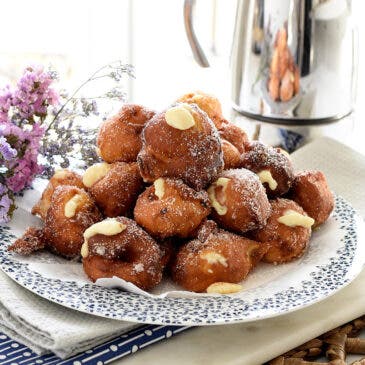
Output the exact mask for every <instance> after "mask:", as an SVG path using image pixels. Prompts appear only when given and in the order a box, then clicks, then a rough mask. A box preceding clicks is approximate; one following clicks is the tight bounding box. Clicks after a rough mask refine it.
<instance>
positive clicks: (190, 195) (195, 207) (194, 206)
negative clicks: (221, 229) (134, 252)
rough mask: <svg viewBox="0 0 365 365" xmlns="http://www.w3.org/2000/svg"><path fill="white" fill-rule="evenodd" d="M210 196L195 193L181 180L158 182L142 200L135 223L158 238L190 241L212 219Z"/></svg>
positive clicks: (158, 180)
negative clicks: (186, 239) (210, 214)
mask: <svg viewBox="0 0 365 365" xmlns="http://www.w3.org/2000/svg"><path fill="white" fill-rule="evenodd" d="M209 213H210V204H209V199H208V194H207V193H206V192H205V191H204V190H202V191H199V192H197V191H195V190H194V189H192V188H190V187H189V186H187V185H186V184H184V183H183V182H182V180H172V179H168V178H158V179H157V180H156V181H155V182H154V184H153V185H152V186H150V187H148V188H147V189H146V190H145V191H144V192H143V193H142V194H141V195H140V196H139V197H138V200H137V203H136V206H135V208H134V219H135V220H136V222H137V223H138V224H139V225H140V226H142V227H143V228H144V229H145V230H146V231H147V232H148V233H149V234H151V235H152V236H154V237H158V238H166V237H172V236H178V237H183V238H185V237H189V236H191V234H192V233H193V232H194V231H195V230H196V228H197V227H198V226H199V225H200V223H201V222H202V221H203V220H204V219H205V218H206V217H207V216H208V215H209Z"/></svg>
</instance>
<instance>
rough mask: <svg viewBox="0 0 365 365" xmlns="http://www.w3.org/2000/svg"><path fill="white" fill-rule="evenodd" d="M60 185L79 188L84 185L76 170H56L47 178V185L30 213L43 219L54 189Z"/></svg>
mask: <svg viewBox="0 0 365 365" xmlns="http://www.w3.org/2000/svg"><path fill="white" fill-rule="evenodd" d="M61 185H70V186H76V187H78V188H80V189H82V188H83V187H84V185H83V184H82V178H81V176H80V175H79V174H77V173H76V172H73V171H70V170H67V169H62V170H58V171H56V172H55V174H54V175H53V176H52V178H51V179H50V180H49V182H48V185H47V187H46V188H45V190H44V191H43V194H42V197H41V199H40V200H39V202H38V203H37V204H36V205H35V206H34V207H33V209H32V214H35V215H38V216H40V217H41V218H42V219H43V220H44V219H45V218H46V214H47V211H48V208H49V206H50V205H51V199H52V195H53V192H54V191H55V189H56V188H57V186H61Z"/></svg>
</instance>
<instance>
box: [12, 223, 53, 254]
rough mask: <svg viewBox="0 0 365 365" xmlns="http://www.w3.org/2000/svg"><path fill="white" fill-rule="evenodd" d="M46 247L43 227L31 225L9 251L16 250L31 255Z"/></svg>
mask: <svg viewBox="0 0 365 365" xmlns="http://www.w3.org/2000/svg"><path fill="white" fill-rule="evenodd" d="M45 247H46V242H45V240H44V238H43V229H42V228H36V227H29V228H27V230H26V231H25V232H24V234H23V236H22V237H20V238H18V239H17V240H16V241H15V242H14V243H13V244H12V245H11V246H9V247H8V251H13V252H16V253H18V254H20V255H24V256H27V255H30V254H32V253H33V252H35V251H39V250H42V249H44V248H45Z"/></svg>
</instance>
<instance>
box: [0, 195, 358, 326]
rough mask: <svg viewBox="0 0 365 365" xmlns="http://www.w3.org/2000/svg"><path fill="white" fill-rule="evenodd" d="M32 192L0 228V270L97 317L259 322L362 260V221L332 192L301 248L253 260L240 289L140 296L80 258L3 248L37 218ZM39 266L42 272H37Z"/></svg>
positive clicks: (318, 293)
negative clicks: (295, 253)
mask: <svg viewBox="0 0 365 365" xmlns="http://www.w3.org/2000/svg"><path fill="white" fill-rule="evenodd" d="M30 194H31V195H34V194H32V192H27V194H26V196H25V197H24V198H22V199H20V201H19V205H20V208H19V209H18V210H17V211H16V214H15V217H14V219H13V221H12V222H11V223H10V224H9V225H8V226H0V267H1V269H2V270H3V271H4V272H5V273H6V274H7V275H9V277H11V278H12V279H13V280H15V281H16V282H17V283H19V284H20V285H22V286H24V287H25V288H27V289H29V290H31V291H32V292H34V293H36V294H38V295H40V296H41V297H43V298H45V299H48V300H50V301H53V302H56V303H58V304H61V305H63V306H65V307H68V308H72V309H76V310H79V311H81V312H86V313H90V314H94V315H97V316H102V317H108V318H113V319H119V320H126V321H132V322H140V323H153V324H168V325H171V324H173V325H212V324H222V323H234V322H246V321H253V320H259V319H263V318H268V317H273V316H278V315H281V314H284V313H288V312H291V311H294V310H297V309H300V308H303V307H306V306H308V305H311V304H313V303H316V302H318V301H320V300H323V299H325V298H327V297H328V296H330V295H332V294H334V293H335V292H336V291H338V290H339V289H341V288H342V287H344V286H345V285H347V284H349V283H350V282H351V281H352V280H353V279H354V278H355V277H356V276H357V275H358V274H359V272H360V271H361V269H362V267H363V264H364V262H365V244H364V242H361V241H362V238H363V237H364V233H363V221H362V219H361V217H359V216H358V215H357V214H356V213H355V211H354V209H353V208H352V207H351V206H350V204H349V203H347V202H346V201H345V200H344V199H343V198H341V197H338V196H337V197H336V206H335V211H334V213H333V214H332V216H331V217H330V219H329V220H328V221H327V222H326V224H324V225H323V226H322V227H321V228H320V229H319V230H318V231H315V232H314V233H313V236H312V238H311V242H310V247H309V249H308V250H307V252H306V253H305V254H304V255H303V256H302V257H301V258H300V259H299V260H296V261H294V262H292V263H290V264H285V265H278V266H274V265H269V264H259V265H258V267H257V268H255V270H254V271H253V272H252V273H251V274H250V275H249V277H248V278H247V279H246V280H245V281H244V282H243V287H244V290H243V291H242V292H240V293H237V294H234V295H229V296H227V295H216V296H198V297H193V298H186V297H178V298H176V297H165V298H158V297H146V296H143V295H141V294H137V293H130V292H125V291H122V290H120V289H110V288H105V287H100V286H97V285H95V284H93V283H91V282H88V281H87V280H86V278H85V276H84V274H83V272H82V267H81V264H80V263H77V262H71V263H70V262H69V261H66V260H63V259H61V258H60V257H57V256H54V255H52V254H50V253H47V252H40V253H37V254H35V255H32V256H31V257H29V258H22V257H20V256H18V255H16V254H12V253H9V252H7V250H6V247H7V246H8V245H9V244H11V243H12V242H13V241H14V238H15V237H17V236H19V235H21V234H22V232H23V231H24V229H25V228H26V227H27V226H29V225H31V224H34V223H35V222H36V218H34V217H32V216H31V215H30V214H29V210H28V208H27V206H28V205H29V201H28V200H29V196H30ZM37 263H43V264H44V263H45V264H46V265H37ZM62 265H64V266H62ZM39 266H43V269H44V267H46V268H48V270H42V271H39V270H38V269H37V267H39ZM56 267H57V268H58V269H57V270H55V268H56ZM60 267H64V268H65V270H59V268H60ZM47 271H48V272H47ZM157 290H158V289H157Z"/></svg>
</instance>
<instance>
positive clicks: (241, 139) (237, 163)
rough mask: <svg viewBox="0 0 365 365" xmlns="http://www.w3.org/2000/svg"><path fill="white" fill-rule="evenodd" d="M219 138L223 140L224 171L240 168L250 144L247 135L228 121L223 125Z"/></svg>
mask: <svg viewBox="0 0 365 365" xmlns="http://www.w3.org/2000/svg"><path fill="white" fill-rule="evenodd" d="M219 136H220V137H221V140H222V150H223V160H224V169H225V170H227V169H232V168H239V167H241V165H242V158H243V154H244V152H245V150H246V145H247V144H248V137H247V134H246V133H245V131H244V130H243V129H241V128H240V127H238V126H236V125H234V124H233V123H230V122H228V121H226V122H224V123H222V124H221V128H220V129H219Z"/></svg>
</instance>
